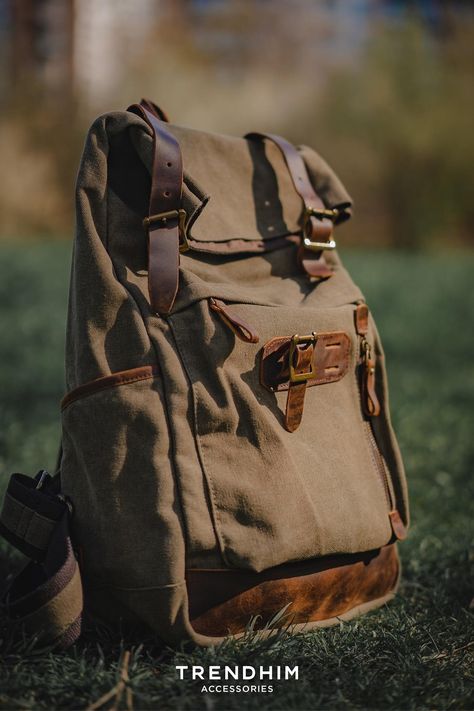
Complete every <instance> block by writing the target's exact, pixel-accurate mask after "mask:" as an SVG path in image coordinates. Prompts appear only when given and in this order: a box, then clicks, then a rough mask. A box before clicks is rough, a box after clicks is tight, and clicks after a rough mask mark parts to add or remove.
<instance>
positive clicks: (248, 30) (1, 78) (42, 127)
mask: <svg viewBox="0 0 474 711" xmlns="http://www.w3.org/2000/svg"><path fill="white" fill-rule="evenodd" d="M0 61H1V64H0V102H1V114H0V116H1V117H0V152H1V159H2V167H3V181H2V190H1V191H0V238H3V239H4V240H5V239H7V240H11V239H15V240H17V239H19V238H21V239H29V240H31V239H35V240H38V239H41V238H45V237H48V238H51V237H54V238H58V239H60V238H66V239H68V240H69V239H70V238H71V234H72V224H73V186H74V179H75V173H76V170H77V164H78V161H79V158H80V154H81V149H82V144H83V140H84V134H85V131H86V130H87V128H88V126H89V125H90V123H91V122H92V120H93V119H94V117H95V116H96V115H98V114H100V113H102V112H105V111H109V110H115V109H123V108H126V107H127V105H128V104H129V103H133V102H134V101H137V100H138V99H140V98H141V96H143V95H144V96H148V97H150V98H152V99H154V100H155V101H156V102H157V103H159V104H161V105H162V106H163V108H164V109H165V110H166V111H167V112H168V113H169V115H170V116H171V120H172V121H173V122H175V123H180V124H185V125H192V126H194V127H198V128H202V129H207V130H211V131H218V132H222V133H236V134H243V133H245V132H247V131H249V130H267V131H268V130H271V131H274V132H277V133H282V134H284V135H286V136H287V137H288V138H290V139H291V140H293V141H294V142H304V143H308V144H310V145H312V146H313V147H315V148H316V149H317V150H318V151H319V152H320V153H322V155H323V156H324V157H325V158H326V159H327V160H328V161H329V162H330V163H331V164H332V165H333V167H334V168H335V169H336V171H337V172H338V173H339V174H340V176H341V177H342V179H343V181H344V182H345V183H346V185H347V187H348V189H349V190H350V192H351V193H352V195H353V197H354V199H355V203H356V216H357V219H356V220H353V223H352V225H350V226H349V227H348V228H347V229H346V228H345V230H344V243H345V244H348V245H351V244H353V245H374V246H375V245H377V246H378V245H380V246H390V247H400V248H410V249H421V248H429V249H431V248H435V247H440V246H446V245H449V246H450V247H451V246H456V245H457V246H460V245H468V244H472V242H473V238H472V229H471V223H472V220H473V218H474V214H473V213H474V202H473V199H472V177H471V173H472V158H473V155H474V131H473V130H472V122H473V107H474V91H473V87H474V81H473V80H474V2H468V1H467V0H465V1H464V2H462V1H458V2H454V1H451V2H450V1H449V0H418V1H417V2H416V1H412V2H409V1H408V0H407V1H405V2H402V1H397V0H287V1H286V2H283V1H282V0H228V1H224V0H134V2H127V1H126V0H0ZM341 238H342V235H341Z"/></svg>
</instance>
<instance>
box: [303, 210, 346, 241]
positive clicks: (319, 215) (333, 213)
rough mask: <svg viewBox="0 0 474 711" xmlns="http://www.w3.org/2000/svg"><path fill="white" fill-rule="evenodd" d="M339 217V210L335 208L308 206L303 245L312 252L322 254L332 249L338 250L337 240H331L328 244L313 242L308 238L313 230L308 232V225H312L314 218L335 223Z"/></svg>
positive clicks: (305, 211)
mask: <svg viewBox="0 0 474 711" xmlns="http://www.w3.org/2000/svg"><path fill="white" fill-rule="evenodd" d="M338 216H339V210H338V209H337V208H335V207H333V208H323V207H321V208H319V207H311V206H307V207H305V210H304V216H303V245H304V247H305V248H306V249H309V250H311V251H312V252H321V250H331V249H336V240H334V239H329V240H328V241H327V242H318V241H315V240H312V239H311V238H310V237H308V232H311V231H312V230H308V224H309V223H310V220H311V218H312V217H316V219H318V220H331V222H335V221H336V220H337V218H338Z"/></svg>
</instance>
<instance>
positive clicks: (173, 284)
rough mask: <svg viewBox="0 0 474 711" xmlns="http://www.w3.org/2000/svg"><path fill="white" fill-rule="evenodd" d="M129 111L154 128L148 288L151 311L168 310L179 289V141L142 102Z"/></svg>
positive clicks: (181, 221)
mask: <svg viewBox="0 0 474 711" xmlns="http://www.w3.org/2000/svg"><path fill="white" fill-rule="evenodd" d="M128 110H129V111H133V112H134V113H136V114H138V115H139V116H141V117H142V118H143V119H144V120H145V121H146V123H147V124H148V126H150V128H151V129H152V132H153V164H152V170H151V190H150V204H149V216H148V217H147V218H145V220H144V224H145V226H146V227H147V228H148V291H149V294H150V303H151V307H152V309H153V311H155V312H156V313H159V314H169V313H170V311H171V309H172V308H173V304H174V301H175V298H176V294H177V292H178V283H179V248H180V237H181V234H182V232H183V229H184V218H185V214H184V212H183V210H182V206H181V196H182V186H183V162H182V158H181V150H180V147H179V143H178V141H177V140H176V138H175V137H174V136H172V135H171V133H169V132H168V131H167V130H166V128H165V126H164V124H163V122H162V121H160V120H159V119H158V118H157V116H156V115H155V114H154V113H152V112H151V111H149V110H148V108H146V106H144V105H140V104H134V105H133V106H130V107H129V109H128Z"/></svg>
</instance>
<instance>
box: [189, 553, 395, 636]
mask: <svg viewBox="0 0 474 711" xmlns="http://www.w3.org/2000/svg"><path fill="white" fill-rule="evenodd" d="M398 576H399V560H398V553H397V550H396V546H395V545H389V546H385V547H384V548H381V549H378V550H375V551H369V552H366V553H358V554H353V555H339V556H328V557H325V558H318V559H315V560H310V561H306V562H302V563H290V564H287V565H282V566H277V567H275V568H271V569H269V570H266V571H264V572H262V573H254V572H251V571H242V570H234V569H221V570H213V571H211V570H188V571H187V573H186V579H187V588H188V596H189V613H190V620H191V624H192V626H193V628H194V630H195V631H196V632H198V633H200V634H204V635H209V636H224V635H226V634H228V633H231V634H239V633H241V632H243V631H244V630H245V627H246V625H247V624H248V623H249V620H250V618H251V617H253V616H255V615H261V623H262V626H263V625H265V624H266V623H268V622H269V621H270V620H271V619H272V617H274V616H275V615H276V614H277V613H278V612H280V611H281V610H282V609H283V608H284V607H285V605H288V603H291V604H290V606H289V607H288V617H286V619H285V620H284V621H283V624H288V623H291V624H301V623H305V622H316V621H318V622H322V621H325V620H329V619H331V618H334V617H337V616H339V615H343V614H346V613H347V612H349V611H350V610H352V609H353V608H356V607H358V606H360V605H364V604H366V603H368V602H370V601H373V600H377V599H379V598H382V597H384V596H385V595H387V594H389V593H390V592H392V591H393V590H394V589H395V587H396V585H397V581H398ZM279 624H280V625H281V624H282V621H281V620H280V622H279Z"/></svg>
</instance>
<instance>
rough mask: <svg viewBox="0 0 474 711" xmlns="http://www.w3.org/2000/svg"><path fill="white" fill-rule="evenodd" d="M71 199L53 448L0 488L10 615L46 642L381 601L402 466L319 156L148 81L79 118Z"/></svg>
mask: <svg viewBox="0 0 474 711" xmlns="http://www.w3.org/2000/svg"><path fill="white" fill-rule="evenodd" d="M76 197H77V230H76V238H75V243H74V251H73V260H72V273H71V285H70V297H69V311H68V323H67V339H66V384H67V394H66V395H65V397H64V399H63V401H62V403H61V410H62V448H61V453H60V459H59V465H58V473H57V474H56V475H55V476H53V477H52V476H50V475H49V474H47V473H46V472H44V471H41V472H39V474H38V475H37V476H36V477H34V478H30V477H27V476H25V475H22V474H14V475H12V478H11V480H10V484H9V487H8V491H7V494H6V496H5V500H4V507H3V511H2V514H1V524H0V525H1V531H2V533H3V535H4V536H5V537H6V538H7V539H8V540H9V541H10V542H11V543H13V544H14V545H16V546H17V547H18V548H19V549H20V550H21V551H22V552H23V553H25V554H26V555H28V556H29V557H30V558H31V562H30V563H29V564H28V566H27V567H26V569H25V570H24V571H23V572H22V573H20V575H19V576H18V577H17V578H16V579H15V580H14V582H13V583H12V585H11V586H10V588H9V590H8V591H7V593H6V595H5V598H4V604H5V605H6V607H7V610H8V613H9V616H10V618H11V619H13V620H14V621H15V622H16V624H18V625H21V626H22V629H27V630H28V631H30V632H31V633H35V634H40V635H41V636H42V638H43V639H45V640H47V641H48V642H54V643H55V644H56V645H58V646H62V647H66V646H67V645H69V644H71V643H72V642H73V641H74V640H75V639H76V638H77V637H78V635H79V633H80V629H81V619H82V617H83V613H84V611H87V613H88V614H90V615H91V616H92V618H93V619H99V620H101V621H103V622H104V623H106V624H108V625H111V626H114V627H120V629H121V630H122V631H124V630H130V631H131V632H133V633H134V634H139V635H150V634H152V635H153V636H154V637H156V638H159V639H161V640H163V641H165V642H166V643H168V644H173V645H178V644H180V643H182V642H183V641H186V640H187V641H191V642H194V643H195V644H198V645H213V644H216V643H218V642H220V641H221V640H222V639H223V638H224V637H226V636H227V635H229V634H230V635H235V636H239V635H242V634H244V633H245V630H246V629H248V625H249V621H250V619H251V618H253V623H252V625H255V620H256V619H258V620H259V623H258V624H256V625H255V626H254V627H252V629H254V628H255V629H257V628H258V626H259V624H260V626H261V627H262V628H265V629H266V630H267V631H268V630H272V629H274V628H277V627H281V626H282V625H283V624H285V625H286V626H287V627H288V628H289V629H290V630H291V631H297V630H302V629H304V630H310V629H312V628H314V627H318V626H326V625H330V624H333V623H335V622H338V621H339V620H341V619H342V620H349V619H351V618H353V617H354V616H356V615H359V614H361V613H364V612H367V611H369V610H371V609H374V608H376V607H378V606H380V605H382V604H384V603H385V602H387V601H388V600H390V599H391V598H392V597H393V595H394V593H395V592H396V589H397V586H398V582H399V576H400V565H399V558H398V555H397V547H396V542H397V540H399V539H403V538H404V537H405V534H406V528H407V526H408V502H407V490H406V481H405V474H404V469H403V464H402V460H401V457H400V453H399V448H398V445H397V442H396V439H395V435H394V432H393V429H392V426H391V423H390V415H389V404H388V395H387V379H386V370H385V362H384V354H383V350H382V345H381V342H380V338H379V335H378V333H377V329H376V326H375V323H374V320H373V318H372V316H371V314H370V312H369V309H368V307H367V304H366V303H365V300H364V297H363V294H362V293H361V291H360V290H359V288H358V287H357V286H356V285H355V284H354V282H353V281H352V280H351V278H350V276H349V274H348V273H347V271H346V270H345V269H344V267H343V266H342V264H341V260H340V258H339V257H338V255H337V252H336V249H335V247H336V243H335V240H334V228H335V226H336V225H338V224H340V223H342V222H343V221H345V220H346V219H348V218H349V216H350V214H351V199H350V197H349V195H348V194H347V192H346V190H345V188H344V186H343V185H342V184H341V182H340V180H339V179H338V178H337V177H336V176H335V174H334V173H333V171H332V170H331V169H330V168H329V167H328V165H327V164H326V163H325V162H324V160H323V159H322V158H321V157H320V156H319V155H318V154H317V153H316V152H315V151H313V150H312V149H310V148H308V147H306V146H301V147H299V148H295V147H294V146H292V145H291V144H290V143H288V142H287V141H286V140H284V139H283V138H280V137H278V136H275V135H269V134H268V135H267V134H262V133H250V134H247V135H246V136H245V138H236V137H230V136H223V135H216V134H211V133H205V132H202V131H197V130H192V129H190V128H184V127H181V126H175V125H172V124H170V123H167V121H166V116H165V115H164V113H163V112H162V111H161V110H160V109H159V108H158V107H157V106H156V105H155V104H153V103H152V102H150V101H147V100H142V102H141V103H140V104H137V105H133V106H131V107H130V108H129V109H128V110H127V111H125V112H114V113H108V114H106V115H104V116H101V117H100V118H98V119H97V120H96V121H95V122H94V124H93V125H92V127H91V129H90V131H89V134H88V137H87V141H86V145H85V148H84V153H83V157H82V162H81V166H80V170H79V175H78V179H77V191H76ZM282 611H283V612H282ZM283 613H284V614H283Z"/></svg>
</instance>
